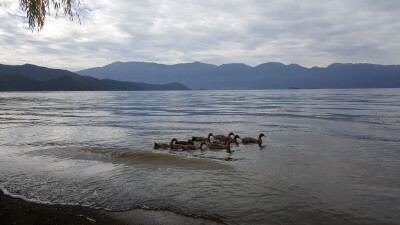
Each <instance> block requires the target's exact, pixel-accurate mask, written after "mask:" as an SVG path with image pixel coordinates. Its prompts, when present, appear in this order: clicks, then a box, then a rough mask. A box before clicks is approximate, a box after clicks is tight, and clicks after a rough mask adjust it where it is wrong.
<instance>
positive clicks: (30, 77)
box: [0, 64, 189, 91]
mask: <svg viewBox="0 0 400 225" xmlns="http://www.w3.org/2000/svg"><path fill="white" fill-rule="evenodd" d="M134 90H189V88H188V87H186V86H184V85H182V84H180V83H177V82H172V83H168V84H147V83H143V82H124V81H116V80H111V79H103V80H100V79H97V78H93V77H90V76H81V75H78V74H75V73H72V72H70V71H67V70H59V69H50V68H46V67H40V66H35V65H31V64H25V65H22V66H9V65H2V64H0V91H134Z"/></svg>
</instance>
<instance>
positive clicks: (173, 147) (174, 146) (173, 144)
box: [171, 139, 186, 149]
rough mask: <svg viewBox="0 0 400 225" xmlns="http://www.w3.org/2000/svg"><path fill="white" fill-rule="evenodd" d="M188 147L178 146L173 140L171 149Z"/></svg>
mask: <svg viewBox="0 0 400 225" xmlns="http://www.w3.org/2000/svg"><path fill="white" fill-rule="evenodd" d="M184 146H186V145H177V144H175V143H174V141H173V139H172V140H171V149H183V148H184Z"/></svg>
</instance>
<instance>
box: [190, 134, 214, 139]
mask: <svg viewBox="0 0 400 225" xmlns="http://www.w3.org/2000/svg"><path fill="white" fill-rule="evenodd" d="M211 136H213V134H212V133H209V134H208V137H206V138H205V137H192V141H210V137H211Z"/></svg>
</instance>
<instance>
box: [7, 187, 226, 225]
mask: <svg viewBox="0 0 400 225" xmlns="http://www.w3.org/2000/svg"><path fill="white" fill-rule="evenodd" d="M0 224H13V225H29V224H32V225H33V224H34V225H54V224H57V225H67V224H68V225H71V224H73V225H87V224H88V225H89V224H91V225H93V224H104V225H116V224H121V225H137V224H151V225H158V224H199V225H200V224H222V223H219V222H217V221H212V220H206V219H201V218H192V217H187V216H182V215H178V214H176V213H173V212H169V211H154V210H143V209H133V210H130V211H126V212H110V211H106V210H102V209H92V208H88V207H84V206H72V205H48V204H40V203H35V202H29V201H25V200H23V199H20V198H14V197H11V196H9V195H6V194H4V192H3V191H2V190H0Z"/></svg>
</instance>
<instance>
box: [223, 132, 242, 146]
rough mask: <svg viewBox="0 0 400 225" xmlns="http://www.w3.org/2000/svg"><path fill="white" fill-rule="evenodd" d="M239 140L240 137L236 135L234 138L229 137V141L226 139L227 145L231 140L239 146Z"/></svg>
mask: <svg viewBox="0 0 400 225" xmlns="http://www.w3.org/2000/svg"><path fill="white" fill-rule="evenodd" d="M237 139H240V136H239V135H237V134H236V135H235V136H234V137H233V138H231V137H229V138H228V139H226V141H225V144H226V143H227V142H228V141H229V140H232V141H233V143H235V144H239V142H238V140H237Z"/></svg>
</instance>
